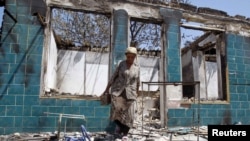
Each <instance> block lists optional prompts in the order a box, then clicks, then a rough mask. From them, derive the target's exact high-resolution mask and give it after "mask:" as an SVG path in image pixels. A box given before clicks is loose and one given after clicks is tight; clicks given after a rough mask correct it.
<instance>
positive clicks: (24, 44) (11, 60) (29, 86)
mask: <svg viewBox="0 0 250 141" xmlns="http://www.w3.org/2000/svg"><path fill="white" fill-rule="evenodd" d="M5 8H6V10H8V11H9V12H10V13H11V14H12V16H13V17H14V18H15V19H16V20H17V22H15V20H13V19H11V18H10V16H8V15H7V14H6V13H5V14H4V20H3V26H2V37H1V47H0V66H1V67H0V135H3V134H9V133H14V132H42V131H51V132H54V131H56V130H57V127H58V125H57V122H58V117H59V115H46V114H44V112H50V113H65V114H79V115H85V117H86V121H84V120H82V119H65V118H63V120H62V124H63V125H64V123H65V122H66V123H67V131H73V130H74V131H75V130H79V131H80V125H81V124H84V125H85V126H86V128H87V130H88V131H102V130H106V129H107V128H112V127H110V126H109V120H108V115H109V110H110V108H109V106H101V105H100V102H99V101H95V100H89V101H86V100H66V99H65V100H59V99H41V98H39V94H40V93H39V92H40V75H41V64H42V51H43V48H44V47H43V42H44V27H42V26H41V24H40V22H39V21H38V20H37V17H36V16H33V13H36V12H39V13H40V14H42V15H44V14H45V12H46V6H45V3H44V2H43V0H6V6H5ZM107 130H108V129H107Z"/></svg>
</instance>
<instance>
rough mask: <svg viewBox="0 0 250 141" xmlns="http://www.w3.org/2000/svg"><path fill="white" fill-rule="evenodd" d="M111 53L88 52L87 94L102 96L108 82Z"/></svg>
mask: <svg viewBox="0 0 250 141" xmlns="http://www.w3.org/2000/svg"><path fill="white" fill-rule="evenodd" d="M108 63H109V53H100V52H86V80H85V81H86V85H85V86H86V91H85V94H86V95H97V96H100V95H101V94H102V93H103V92H104V90H105V89H106V86H107V83H108Z"/></svg>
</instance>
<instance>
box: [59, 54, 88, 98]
mask: <svg viewBox="0 0 250 141" xmlns="http://www.w3.org/2000/svg"><path fill="white" fill-rule="evenodd" d="M84 63H85V53H84V52H79V51H68V50H59V52H58V64H57V67H58V70H57V88H58V90H59V92H60V93H70V94H78V95H82V94H84V79H85V76H84V69H85V67H84Z"/></svg>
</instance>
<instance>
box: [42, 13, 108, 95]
mask: <svg viewBox="0 0 250 141" xmlns="http://www.w3.org/2000/svg"><path fill="white" fill-rule="evenodd" d="M50 19H51V27H50V29H51V30H50V38H49V39H47V40H48V49H47V51H46V57H47V58H46V61H47V62H48V63H47V66H46V67H47V70H46V72H45V78H44V85H45V89H44V91H45V95H44V96H57V95H59V96H62V95H64V96H82V95H85V96H98V95H100V94H101V93H102V92H103V91H104V90H105V87H106V86H105V85H103V84H106V83H107V81H108V64H109V49H110V16H109V15H104V14H98V13H90V12H86V11H73V10H69V9H59V8H52V10H51V18H50Z"/></svg>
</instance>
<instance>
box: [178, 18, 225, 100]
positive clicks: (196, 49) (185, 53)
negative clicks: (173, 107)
mask: <svg viewBox="0 0 250 141" xmlns="http://www.w3.org/2000/svg"><path fill="white" fill-rule="evenodd" d="M192 24H193V23H192ZM198 27H199V26H194V25H191V24H190V23H189V26H186V25H183V27H182V29H181V31H182V33H181V35H182V36H181V40H182V50H181V57H182V79H183V82H194V81H199V82H200V90H199V91H200V100H201V101H211V100H213V101H215V100H226V75H225V71H226V70H225V69H226V67H224V65H225V63H226V62H225V57H226V56H225V47H224V46H223V45H224V42H225V41H224V39H223V32H221V31H216V30H212V29H209V28H205V27H204V30H201V29H198ZM199 28H202V27H199ZM193 98H197V95H196V94H195V87H194V86H183V99H185V100H188V99H189V100H190V99H193Z"/></svg>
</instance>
